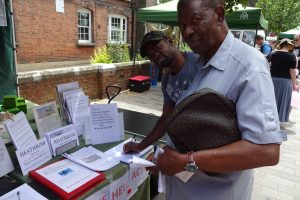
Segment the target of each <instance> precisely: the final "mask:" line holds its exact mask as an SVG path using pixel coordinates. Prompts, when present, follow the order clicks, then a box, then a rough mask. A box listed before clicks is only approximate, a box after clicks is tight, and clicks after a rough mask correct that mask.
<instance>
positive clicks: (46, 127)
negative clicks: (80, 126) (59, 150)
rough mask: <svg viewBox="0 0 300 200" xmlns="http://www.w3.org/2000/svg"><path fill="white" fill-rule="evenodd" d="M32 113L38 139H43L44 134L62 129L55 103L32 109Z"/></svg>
mask: <svg viewBox="0 0 300 200" xmlns="http://www.w3.org/2000/svg"><path fill="white" fill-rule="evenodd" d="M32 112H33V115H34V119H35V123H36V126H37V129H38V132H39V135H40V138H42V137H44V136H45V133H46V132H49V131H52V130H54V129H57V128H60V127H62V123H61V119H60V116H59V113H58V109H57V105H56V102H55V101H53V102H50V103H46V104H43V105H40V106H36V107H34V108H32Z"/></svg>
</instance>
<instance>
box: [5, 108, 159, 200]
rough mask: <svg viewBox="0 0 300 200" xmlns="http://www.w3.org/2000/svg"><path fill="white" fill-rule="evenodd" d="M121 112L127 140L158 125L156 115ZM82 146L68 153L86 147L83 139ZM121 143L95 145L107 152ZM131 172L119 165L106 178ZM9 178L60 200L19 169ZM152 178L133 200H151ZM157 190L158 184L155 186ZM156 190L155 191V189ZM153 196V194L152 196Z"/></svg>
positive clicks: (114, 178)
mask: <svg viewBox="0 0 300 200" xmlns="http://www.w3.org/2000/svg"><path fill="white" fill-rule="evenodd" d="M28 110H29V109H28ZM119 111H121V112H123V114H124V126H125V132H126V138H128V137H132V136H133V135H137V137H141V138H143V137H145V135H146V134H148V133H149V132H150V131H151V129H152V128H153V126H154V124H155V123H156V121H157V119H158V117H157V116H154V115H148V114H143V113H138V112H134V111H129V110H125V109H119ZM27 117H28V119H29V122H30V124H31V125H32V126H33V129H34V130H36V127H34V125H35V123H33V121H32V120H33V118H32V113H30V112H28V113H27ZM80 141H81V142H80V144H81V145H80V146H78V147H76V148H74V149H71V150H69V151H68V153H72V152H74V151H76V150H78V149H80V148H82V147H83V146H85V145H84V142H83V140H82V139H80ZM121 142H122V141H120V142H114V143H107V144H99V145H94V147H95V148H97V149H99V150H100V151H106V150H108V149H110V148H112V147H113V146H115V145H117V144H119V143H121ZM8 150H9V152H10V153H12V154H14V151H13V146H12V145H11V146H8ZM12 154H11V158H12V161H13V163H14V165H15V166H18V164H17V163H18V161H17V159H16V156H12ZM60 158H61V156H56V157H54V158H52V159H51V161H49V162H55V161H56V160H58V159H60ZM128 170H129V167H128V166H127V165H126V164H121V163H120V164H118V165H117V166H115V167H113V168H112V169H110V170H107V171H106V172H104V174H105V175H106V177H112V178H113V180H117V179H118V178H120V177H121V176H122V175H123V174H125V173H126V171H128ZM9 176H11V177H13V178H14V179H16V180H18V181H19V182H20V183H28V184H29V185H30V186H31V187H32V188H34V189H35V190H36V191H38V192H39V193H41V194H42V195H44V196H45V197H46V198H49V199H59V198H58V196H57V195H56V194H54V193H53V192H52V191H50V190H49V189H48V188H46V187H44V186H42V185H40V184H39V183H38V182H36V181H34V180H31V179H30V178H29V177H28V176H23V175H22V173H21V170H20V169H19V168H17V169H15V170H14V171H13V172H11V173H9ZM109 184H110V181H109V180H106V181H104V182H102V183H100V184H98V185H97V186H95V187H94V188H93V189H91V190H89V191H88V192H87V193H85V194H83V195H82V196H81V197H80V198H79V199H85V198H86V197H88V196H90V195H91V194H93V193H95V192H97V191H98V190H100V189H102V188H103V187H105V186H107V185H109ZM152 187H153V186H152ZM149 188H150V177H148V178H147V179H146V180H145V181H144V182H143V183H142V184H141V185H140V186H139V188H138V191H137V192H136V193H135V194H134V196H132V197H131V200H135V199H136V200H140V199H143V200H144V199H145V200H147V199H150V189H149ZM154 188H155V189H156V188H157V187H156V184H155V186H154ZM153 190H154V189H153ZM152 196H153V194H152Z"/></svg>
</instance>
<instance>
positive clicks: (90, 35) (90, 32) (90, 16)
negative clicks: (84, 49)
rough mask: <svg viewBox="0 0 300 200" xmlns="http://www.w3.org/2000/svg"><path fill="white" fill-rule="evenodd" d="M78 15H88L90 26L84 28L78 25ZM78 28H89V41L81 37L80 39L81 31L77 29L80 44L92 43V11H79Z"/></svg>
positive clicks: (83, 9)
mask: <svg viewBox="0 0 300 200" xmlns="http://www.w3.org/2000/svg"><path fill="white" fill-rule="evenodd" d="M78 13H87V14H88V15H89V25H88V26H82V25H79V24H78ZM77 27H78V29H79V28H81V27H83V28H88V40H82V39H79V37H78V34H79V30H78V29H77V40H78V43H92V12H91V11H90V10H88V9H85V8H80V9H78V10H77Z"/></svg>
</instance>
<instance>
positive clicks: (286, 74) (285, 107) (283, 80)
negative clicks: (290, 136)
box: [268, 38, 297, 122]
mask: <svg viewBox="0 0 300 200" xmlns="http://www.w3.org/2000/svg"><path fill="white" fill-rule="evenodd" d="M293 50H294V44H293V43H292V41H291V40H290V39H287V38H285V39H282V40H281V42H280V43H279V44H278V45H277V47H276V50H275V51H273V52H272V53H271V54H270V55H269V57H268V60H269V62H270V67H271V76H272V80H273V84H274V90H275V97H276V103H277V111H278V115H279V121H280V122H288V121H289V113H290V105H291V99H292V91H293V89H297V85H296V66H297V59H296V57H295V55H294V54H293Z"/></svg>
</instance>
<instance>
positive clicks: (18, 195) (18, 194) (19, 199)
mask: <svg viewBox="0 0 300 200" xmlns="http://www.w3.org/2000/svg"><path fill="white" fill-rule="evenodd" d="M17 197H18V200H21V194H20V191H18V192H17Z"/></svg>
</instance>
